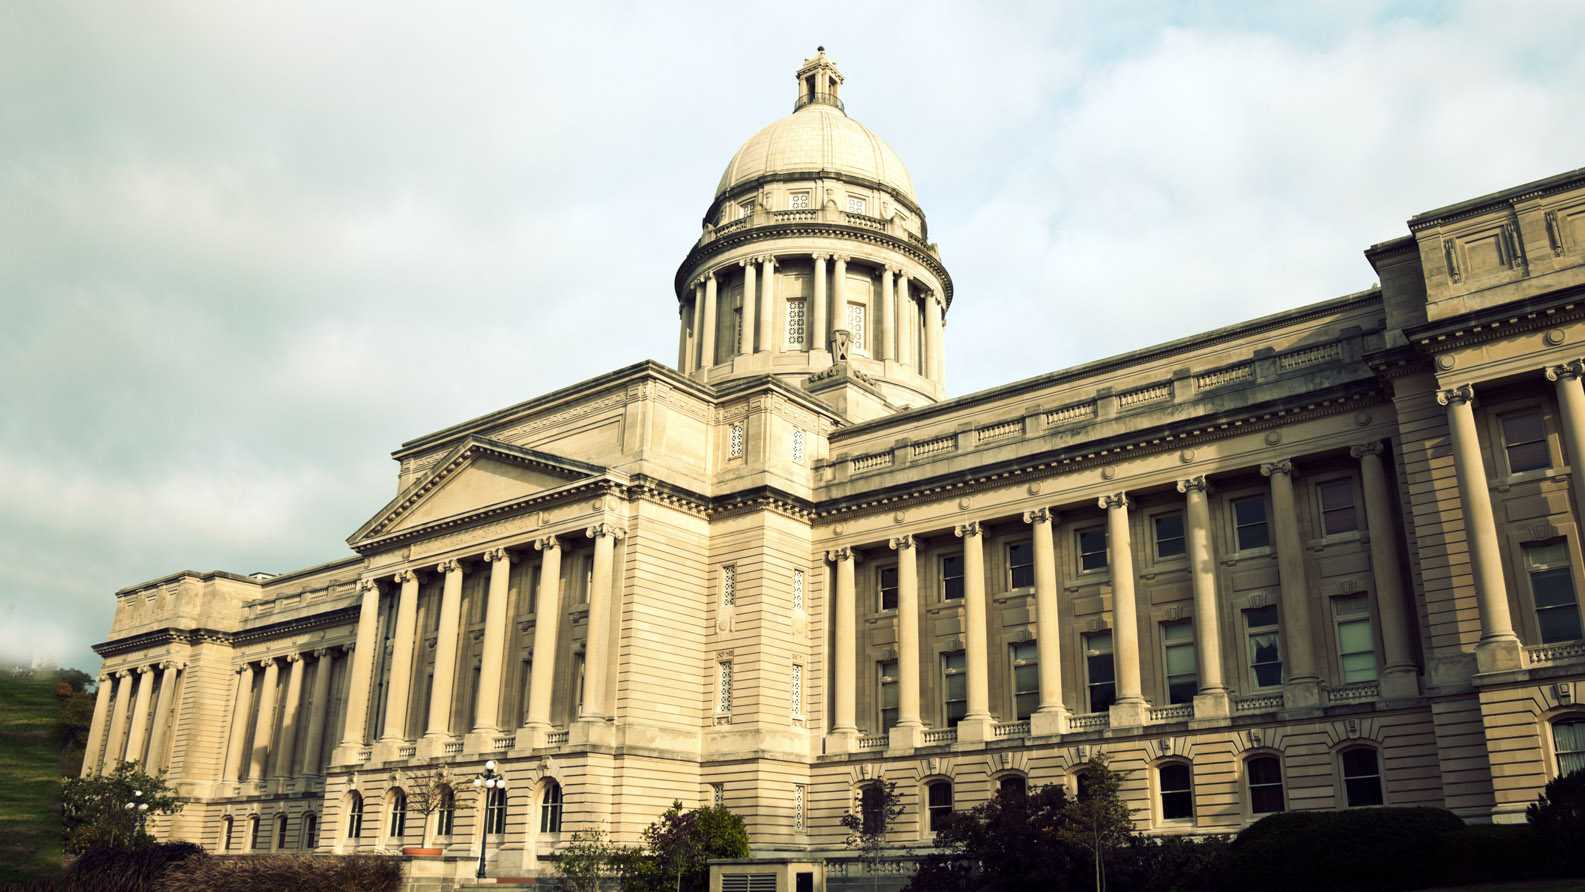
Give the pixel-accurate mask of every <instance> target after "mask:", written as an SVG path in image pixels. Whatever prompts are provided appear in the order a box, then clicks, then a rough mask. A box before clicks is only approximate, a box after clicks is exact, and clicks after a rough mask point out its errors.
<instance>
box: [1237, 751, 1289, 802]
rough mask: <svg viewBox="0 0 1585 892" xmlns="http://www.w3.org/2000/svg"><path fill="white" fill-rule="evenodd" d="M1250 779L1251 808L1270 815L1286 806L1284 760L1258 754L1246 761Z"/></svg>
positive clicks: (1245, 768) (1246, 769)
mask: <svg viewBox="0 0 1585 892" xmlns="http://www.w3.org/2000/svg"><path fill="white" fill-rule="evenodd" d="M1244 774H1245V776H1246V777H1247V778H1248V781H1249V810H1250V812H1251V813H1253V814H1257V815H1268V814H1271V813H1272V812H1278V811H1282V810H1283V808H1285V805H1284V803H1283V795H1282V762H1281V761H1280V760H1279V759H1278V758H1277V757H1276V756H1256V757H1254V758H1253V759H1250V760H1249V761H1248V762H1245V763H1244Z"/></svg>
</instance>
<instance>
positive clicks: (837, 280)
mask: <svg viewBox="0 0 1585 892" xmlns="http://www.w3.org/2000/svg"><path fill="white" fill-rule="evenodd" d="M835 261H836V268H835V270H834V271H833V272H832V274H831V331H837V330H839V329H843V328H847V325H848V321H847V320H848V255H846V254H837V255H835ZM829 333H830V332H827V334H829ZM855 346H857V347H858V348H859V349H863V347H864V345H863V344H857V345H855Z"/></svg>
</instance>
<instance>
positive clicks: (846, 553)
mask: <svg viewBox="0 0 1585 892" xmlns="http://www.w3.org/2000/svg"><path fill="white" fill-rule="evenodd" d="M826 560H828V561H831V562H833V563H841V562H843V561H851V560H853V549H852V548H850V547H848V546H846V545H844V546H842V547H841V548H833V549H830V550H829V551H827V552H826Z"/></svg>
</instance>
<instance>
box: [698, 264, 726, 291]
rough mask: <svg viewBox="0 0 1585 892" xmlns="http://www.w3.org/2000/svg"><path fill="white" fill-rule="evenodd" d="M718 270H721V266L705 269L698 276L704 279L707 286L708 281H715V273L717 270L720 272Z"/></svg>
mask: <svg viewBox="0 0 1585 892" xmlns="http://www.w3.org/2000/svg"><path fill="white" fill-rule="evenodd" d="M720 270H721V267H716V268H715V269H707V270H705V271H704V275H703V276H700V278H701V279H703V280H704V283H705V285H706V286H709V285H710V283H712V282H714V281H715V274H716V273H717V272H720Z"/></svg>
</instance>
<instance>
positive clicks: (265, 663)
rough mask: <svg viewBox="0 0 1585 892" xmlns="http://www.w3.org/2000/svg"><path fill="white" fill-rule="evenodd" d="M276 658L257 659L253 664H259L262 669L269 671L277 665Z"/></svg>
mask: <svg viewBox="0 0 1585 892" xmlns="http://www.w3.org/2000/svg"><path fill="white" fill-rule="evenodd" d="M275 660H276V658H275V657H256V658H254V659H253V661H252V662H255V663H258V664H259V668H260V669H268V668H270V667H271V666H274V665H275Z"/></svg>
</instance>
